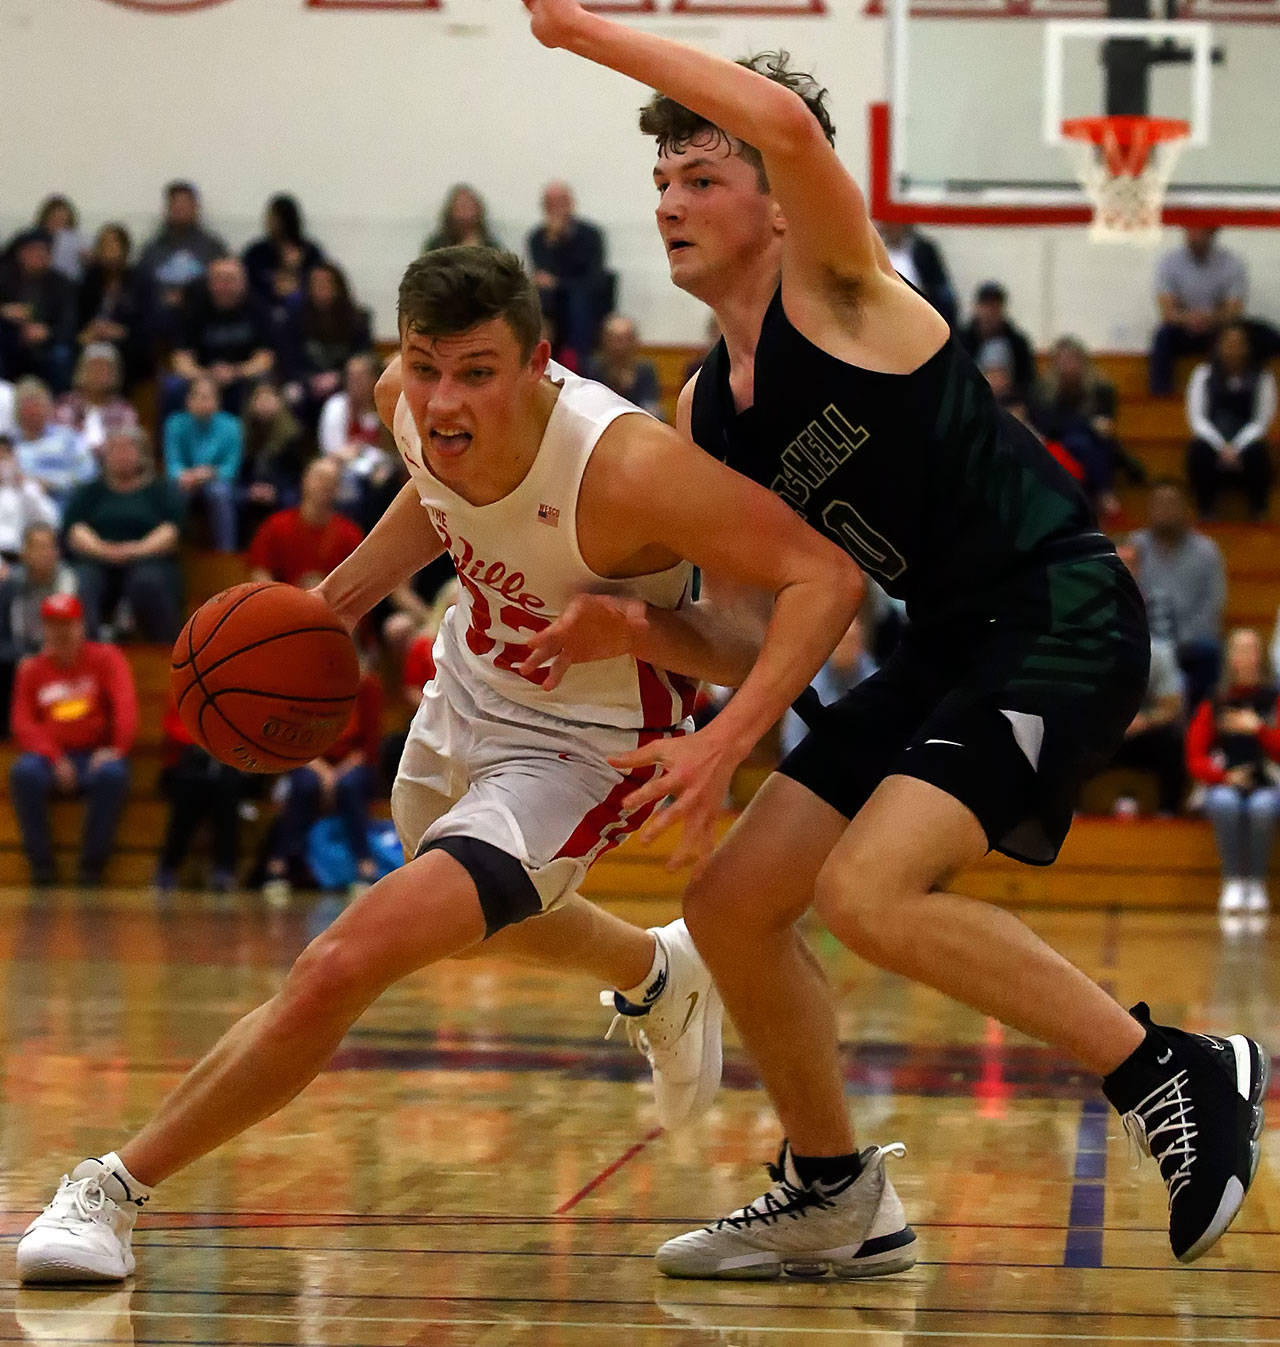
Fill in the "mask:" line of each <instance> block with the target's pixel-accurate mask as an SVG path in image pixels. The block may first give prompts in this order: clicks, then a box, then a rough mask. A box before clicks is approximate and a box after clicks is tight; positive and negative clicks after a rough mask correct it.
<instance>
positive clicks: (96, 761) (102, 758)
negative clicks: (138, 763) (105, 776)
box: [89, 748, 120, 771]
mask: <svg viewBox="0 0 1280 1347" xmlns="http://www.w3.org/2000/svg"><path fill="white" fill-rule="evenodd" d="M119 761H120V752H119V750H118V749H115V748H95V749H94V750H93V753H92V754H91V755H90V757H89V770H90V771H97V769H98V768H99V767H101V766H102V764H103V763H105V762H119Z"/></svg>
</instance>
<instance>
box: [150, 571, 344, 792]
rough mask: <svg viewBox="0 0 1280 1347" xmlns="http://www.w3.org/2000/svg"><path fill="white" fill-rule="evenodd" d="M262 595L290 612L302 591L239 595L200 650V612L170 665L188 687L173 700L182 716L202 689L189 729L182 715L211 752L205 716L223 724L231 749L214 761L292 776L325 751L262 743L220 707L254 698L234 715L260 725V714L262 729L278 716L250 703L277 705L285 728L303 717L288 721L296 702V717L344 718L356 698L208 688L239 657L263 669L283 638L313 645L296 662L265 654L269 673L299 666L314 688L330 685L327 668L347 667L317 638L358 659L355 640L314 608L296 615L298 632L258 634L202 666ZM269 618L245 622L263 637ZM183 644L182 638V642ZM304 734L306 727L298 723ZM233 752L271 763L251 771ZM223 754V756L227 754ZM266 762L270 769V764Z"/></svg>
mask: <svg viewBox="0 0 1280 1347" xmlns="http://www.w3.org/2000/svg"><path fill="white" fill-rule="evenodd" d="M262 593H272V594H274V595H278V596H280V598H281V600H282V601H283V602H284V604H285V606H286V608H287V607H288V606H290V603H291V601H292V599H293V598H294V597H296V596H297V595H300V594H303V593H305V591H302V590H297V589H296V588H295V587H294V586H289V585H281V584H278V583H275V582H272V583H269V584H259V585H256V586H252V587H250V588H249V589H248V590H247V592H246V593H244V594H241V595H239V596H238V597H237V598H236V600H235V601H234V602H233V603H231V604H230V605H228V607H227V609H226V611H225V612H223V613H221V614H219V616H218V619H217V621H216V622H214V623H213V625H212V626H211V627H210V629H209V631H208V632H207V633H204V634H203V635H202V638H201V640H200V642H199V644H198V645H197V643H196V640H195V626H196V617H197V616H198V613H197V614H193V616H192V618H191V620H190V621H189V622H188V623H187V626H186V630H185V631H184V633H183V636H182V637H180V638H179V647H178V648H177V651H176V653H177V655H178V658H177V659H176V660H172V659H171V661H170V679H171V682H176V681H177V680H178V679H179V678H182V679H184V680H185V681H186V686H185V687H183V688H182V691H181V693H180V694H177V695H176V698H175V700H176V702H177V706H178V708H179V711H180V713H181V711H182V708H183V707H184V705H185V703H186V700H187V694H188V693H189V692H190V691H191V690H192V688H198V689H199V691H200V699H199V708H198V710H197V711H196V714H195V724H194V726H190V722H188V721H187V717H186V716H185V714H184V715H183V720H184V723H188V725H189V727H190V728H192V729H193V732H194V736H195V738H196V741H197V742H198V743H199V744H200V745H201V746H202V747H204V748H205V749H206V750H208V751H210V752H212V747H211V745H210V742H209V735H208V734H207V733H206V730H205V723H204V722H205V718H206V713H207V712H208V711H209V710H212V712H213V713H214V715H215V717H216V718H217V720H218V722H219V723H221V724H222V725H223V726H224V727H225V729H226V730H227V731H228V732H229V734H230V735H231V736H232V738H233V740H234V743H233V744H231V745H222V746H220V751H219V752H217V753H214V756H215V757H217V758H220V759H221V760H222V761H224V762H227V763H228V764H229V765H231V766H239V767H240V768H241V770H247V771H259V772H282V771H290V770H292V769H294V768H297V767H301V766H304V765H305V764H306V763H308V762H311V761H313V760H314V759H315V758H316V757H317V755H318V753H322V752H323V751H324V749H323V747H318V746H316V745H311V746H308V747H307V748H306V749H305V750H304V751H302V752H289V751H287V748H286V746H285V745H283V744H281V745H277V744H274V743H273V744H267V743H264V742H263V741H262V740H261V739H259V738H258V736H257V731H256V730H255V731H254V732H253V733H252V734H251V733H247V732H246V731H245V730H244V729H243V728H242V727H241V726H240V725H238V724H237V723H236V721H235V720H234V719H233V718H232V717H231V716H230V715H229V714H228V712H227V711H226V710H225V709H224V707H223V706H222V705H220V704H219V703H220V702H221V701H222V700H223V699H225V698H226V697H227V696H232V697H237V696H238V697H242V698H249V699H252V701H251V702H250V703H249V705H248V706H247V707H241V708H238V709H237V714H240V713H241V711H244V710H248V711H249V713H250V715H251V717H252V718H253V719H255V720H256V719H257V718H258V715H259V713H260V712H261V714H262V716H263V727H264V728H265V727H266V725H267V724H268V722H269V720H270V718H271V717H272V715H273V714H274V713H272V712H270V711H269V710H268V708H267V707H266V706H263V707H259V708H255V707H254V706H253V704H252V702H253V701H257V702H265V703H268V704H276V705H278V706H280V708H281V711H280V714H282V715H283V716H284V718H285V723H288V722H289V721H290V720H292V719H297V718H298V717H290V716H289V715H288V713H287V711H286V710H285V705H286V704H288V703H295V704H297V706H298V710H299V713H300V715H301V716H302V717H306V716H307V714H308V712H309V713H310V715H311V716H312V717H315V716H322V715H324V714H325V713H326V712H344V711H347V710H349V708H350V706H351V704H352V702H353V701H354V693H352V694H348V695H346V696H340V695H327V694H316V693H303V694H302V695H300V696H299V695H295V694H294V693H291V692H285V691H281V692H276V691H264V690H262V689H260V688H254V687H239V686H238V687H219V688H216V689H211V688H210V683H214V684H216V683H217V682H218V681H219V680H218V679H217V678H214V677H213V675H214V674H215V673H216V672H217V671H218V670H220V669H221V668H222V667H223V666H225V665H226V664H228V663H229V662H231V661H233V660H235V659H238V658H240V657H241V656H245V657H248V658H249V661H250V665H253V666H254V667H255V669H256V667H258V666H262V664H263V659H264V657H263V656H262V655H261V654H258V653H257V652H259V651H261V650H263V648H265V647H268V646H270V645H272V644H273V643H274V642H278V641H281V640H284V639H285V638H294V637H302V638H310V639H309V640H308V639H304V640H303V641H302V645H303V646H304V650H301V651H299V652H297V656H296V657H295V658H294V659H287V658H285V659H278V658H276V656H275V655H274V652H268V653H267V654H266V656H265V668H267V669H271V668H274V669H275V670H276V672H277V674H278V673H279V672H280V671H281V670H285V671H287V670H288V669H289V668H297V669H299V671H303V670H305V671H308V672H309V673H310V676H311V677H310V681H311V682H312V683H313V685H314V683H315V682H316V681H320V682H321V683H322V684H324V683H329V682H331V679H330V678H329V677H326V676H325V675H324V674H323V673H322V672H321V671H325V670H327V669H329V666H331V665H332V664H333V663H335V662H337V663H339V664H341V663H343V662H345V661H342V660H340V659H338V660H336V661H335V659H334V656H335V655H336V654H337V652H336V651H334V649H333V647H332V644H331V643H330V642H327V641H325V640H320V639H319V638H324V637H327V636H336V637H338V638H339V639H340V643H341V645H342V646H343V647H345V649H346V650H348V651H351V655H352V658H353V659H354V656H355V652H354V649H353V647H352V645H351V640H350V636H349V634H348V633H347V632H346V630H345V629H344V628H343V627H342V626H341V625H340V624H339V623H338V622H337V621H336V620H334V621H326V622H322V623H318V622H316V620H315V617H316V616H317V614H315V612H314V609H313V611H312V612H306V611H304V612H303V613H298V614H296V617H297V618H300V619H301V620H302V621H303V622H304V623H306V625H300V626H294V627H290V628H288V629H287V630H284V631H279V630H277V631H271V632H269V634H266V635H260V636H258V637H257V638H256V639H254V640H250V641H247V642H246V643H245V644H243V645H240V646H237V647H236V648H235V649H233V650H231V651H229V652H227V653H225V654H222V655H220V656H219V657H218V658H217V659H216V660H214V661H213V662H212V663H210V664H209V665H208V666H207V667H201V657H202V656H204V655H207V654H209V653H210V651H209V647H210V645H211V644H215V643H216V642H217V640H218V637H219V636H220V635H221V636H223V637H226V636H227V635H228V633H226V632H225V631H224V630H223V628H224V624H225V623H227V622H228V621H229V620H231V619H232V618H233V616H234V615H235V614H237V613H241V612H242V611H243V609H244V606H245V604H247V603H248V602H249V600H250V599H252V598H254V596H255V595H257V594H262ZM286 596H287V597H286ZM306 606H308V605H304V609H305V607H306ZM270 617H271V615H270V613H269V612H262V611H261V609H260V611H259V613H258V614H250V615H249V616H248V617H247V618H245V619H243V620H245V621H247V622H248V623H249V624H250V627H251V628H256V630H257V631H258V632H261V631H262V629H263V626H264V625H266V624H267V623H268V622H269V621H270ZM308 619H310V621H308ZM230 636H231V639H236V635H235V634H234V633H232V634H230ZM183 638H185V640H184V639H183ZM317 641H319V649H318V650H316V649H312V650H306V649H305V647H306V646H307V645H310V646H312V647H314V646H315V645H316V644H317ZM183 644H185V646H186V650H185V652H184V651H183V650H182V649H181V646H182V645H183ZM356 670H357V671H358V662H357V664H356ZM229 672H230V671H229ZM331 672H332V674H333V675H336V677H335V678H334V679H333V680H332V681H334V682H337V683H341V682H342V681H343V680H342V670H341V669H332V671H331ZM317 673H320V674H321V677H320V678H319V680H317V679H316V677H315V675H316V674H317ZM224 676H225V675H224ZM233 676H234V675H233ZM241 677H242V678H243V677H248V678H249V679H252V678H253V677H254V672H253V671H251V669H250V668H249V667H246V668H245V670H244V672H243V673H242V674H241ZM288 681H289V680H288V679H287V678H286V679H285V682H286V683H287V682H288ZM306 681H307V675H306V673H304V675H303V682H304V683H305V682H306ZM299 728H301V725H299ZM331 739H332V736H330V740H331ZM293 747H295V748H300V747H301V745H297V744H295V745H293ZM235 751H241V752H244V753H246V754H250V755H254V756H255V757H257V758H259V759H266V760H267V761H266V762H262V761H258V762H256V763H255V765H254V766H252V767H250V766H247V765H246V764H244V763H243V762H236V760H235V756H234V754H235ZM224 753H225V754H226V756H223V754H224ZM268 763H269V764H270V765H268Z"/></svg>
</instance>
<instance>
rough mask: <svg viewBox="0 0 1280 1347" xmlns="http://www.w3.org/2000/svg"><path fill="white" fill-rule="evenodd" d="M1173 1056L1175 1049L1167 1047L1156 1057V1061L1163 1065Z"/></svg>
mask: <svg viewBox="0 0 1280 1347" xmlns="http://www.w3.org/2000/svg"><path fill="white" fill-rule="evenodd" d="M1172 1056H1173V1049H1172V1048H1165V1050H1164V1052H1162V1053H1161V1054H1160V1055H1159V1056H1158V1057H1157V1058H1156V1061H1157V1062H1159V1063H1160V1065H1161V1066H1163V1065H1164V1064H1165V1063H1166V1062H1167V1061H1169V1060H1170V1058H1171V1057H1172Z"/></svg>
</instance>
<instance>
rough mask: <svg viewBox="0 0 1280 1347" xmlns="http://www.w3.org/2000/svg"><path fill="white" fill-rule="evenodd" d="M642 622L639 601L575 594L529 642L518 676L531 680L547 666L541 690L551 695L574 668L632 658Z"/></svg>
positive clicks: (607, 595)
mask: <svg viewBox="0 0 1280 1347" xmlns="http://www.w3.org/2000/svg"><path fill="white" fill-rule="evenodd" d="M644 622H645V603H644V600H643V599H623V598H614V597H613V596H612V595H609V594H575V595H574V596H573V598H572V599H570V600H569V602H568V604H567V605H566V606H565V610H564V612H563V613H561V614H560V616H559V617H557V618H556V620H555V621H554V622H552V623H550V624H549V625H548V626H546V627H544V628H543V630H542V631H539V632H535V633H534V634H533V635H532V636H531V637H530V638H529V642H528V646H529V654H528V656H527V657H526V658H525V660H524V661H523V662H522V663H521V664H520V665H519V666H518V667H519V670H520V673H521V674H522V675H523V676H524V677H525V678H531V677H532V676H533V675H534V674H536V673H537V672H538V670H539V669H541V668H542V667H543V666H544V665H547V664H549V665H550V666H551V667H550V669H549V670H548V672H547V676H546V678H545V679H543V681H542V687H543V689H544V690H545V691H547V692H551V691H553V690H554V689H555V688H557V687H558V686H559V685H560V681H561V679H563V678H564V676H565V674H566V673H567V672H568V671H569V669H570V668H572V667H573V665H575V664H588V663H590V662H591V661H592V660H600V659H617V658H618V656H619V655H630V654H633V653H634V651H635V640H636V636H637V634H638V632H639V631H641V630H643V628H644Z"/></svg>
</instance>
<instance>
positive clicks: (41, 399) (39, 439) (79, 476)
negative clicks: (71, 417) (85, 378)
mask: <svg viewBox="0 0 1280 1347" xmlns="http://www.w3.org/2000/svg"><path fill="white" fill-rule="evenodd" d="M14 403H15V410H16V413H17V422H18V433H17V435H16V436H15V437H14V452H15V454H16V455H17V459H18V467H19V468H20V469H21V470H22V473H23V475H24V476H26V477H30V478H33V479H34V480H35V481H37V482H39V483H40V485H41V486H42V487H44V489H45V491H47V492H48V493H49V495H50V497H52V499H53V502H54V504H55V505H57V507H58V508H59V510H61V509H62V507H63V506H64V505H65V504H66V502H67V497H68V496H70V494H71V492H72V491H73V490H74V489H75V487H77V486H78V485H79V484H80V483H81V482H87V481H88V480H89V478H91V477H92V476H93V475H94V473H96V472H97V470H98V464H97V460H96V459H95V458H94V456H93V454H92V453H90V452H89V448H88V446H87V445H86V444H85V442H84V438H83V437H82V436H80V435H77V434H76V432H75V431H74V430H72V429H71V428H70V426H62V425H59V424H58V422H57V419H56V417H55V414H54V407H53V399H52V398H51V397H50V396H49V390H48V388H46V387H45V385H44V384H43V383H41V382H40V380H39V379H36V378H33V377H30V376H29V377H27V378H25V379H21V380H19V382H18V385H17V387H16V389H15V390H14Z"/></svg>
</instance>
